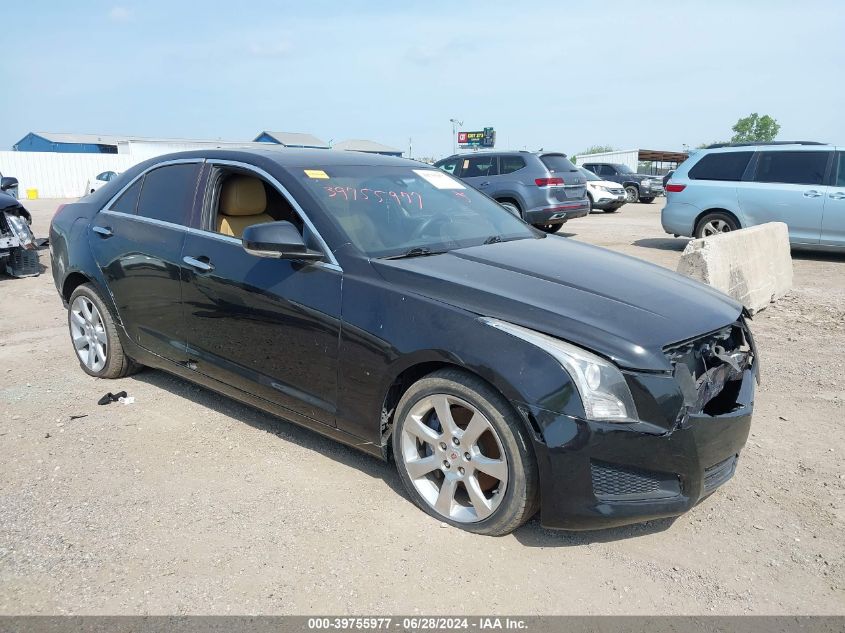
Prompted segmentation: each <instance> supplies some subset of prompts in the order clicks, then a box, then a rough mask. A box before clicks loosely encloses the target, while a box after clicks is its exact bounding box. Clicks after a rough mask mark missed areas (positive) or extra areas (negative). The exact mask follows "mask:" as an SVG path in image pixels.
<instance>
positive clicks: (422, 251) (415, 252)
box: [379, 246, 446, 259]
mask: <svg viewBox="0 0 845 633" xmlns="http://www.w3.org/2000/svg"><path fill="white" fill-rule="evenodd" d="M445 252H446V251H434V250H431V249H430V248H429V247H428V246H414V248H411V249H409V250H407V251H405V252H404V253H399V254H398V255H388V256H387V257H380V258H379V259H405V258H407V257H425V256H426V255H440V254H442V253H445Z"/></svg>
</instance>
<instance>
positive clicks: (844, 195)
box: [830, 191, 845, 200]
mask: <svg viewBox="0 0 845 633" xmlns="http://www.w3.org/2000/svg"><path fill="white" fill-rule="evenodd" d="M830 197H831V198H833V199H834V200H845V191H837V192H836V193H832V194H830Z"/></svg>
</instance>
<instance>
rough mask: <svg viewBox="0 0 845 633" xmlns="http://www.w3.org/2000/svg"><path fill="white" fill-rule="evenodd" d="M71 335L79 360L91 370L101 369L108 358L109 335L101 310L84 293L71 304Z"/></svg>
mask: <svg viewBox="0 0 845 633" xmlns="http://www.w3.org/2000/svg"><path fill="white" fill-rule="evenodd" d="M70 336H71V339H72V340H73V347H74V349H76V355H77V356H79V360H80V361H82V363H83V364H84V365H85V366H86V367H87V368H88V369H90V370H91V371H94V372H98V371H101V370H102V369H103V367H105V365H106V361H107V360H108V336H106V328H105V325H104V324H103V317H102V315H100V311H99V310H98V309H97V306H95V305H94V303H93V302H92V301H91V299H89V298H88V297H86V296H84V295H80V296H78V297H77V298H76V299H74V301H73V303H72V304H71V306H70Z"/></svg>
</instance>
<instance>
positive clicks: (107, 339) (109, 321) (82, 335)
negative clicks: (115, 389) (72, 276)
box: [67, 284, 138, 378]
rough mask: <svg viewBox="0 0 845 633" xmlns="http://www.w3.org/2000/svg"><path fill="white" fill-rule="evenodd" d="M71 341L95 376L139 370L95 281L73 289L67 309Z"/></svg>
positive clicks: (88, 371)
mask: <svg viewBox="0 0 845 633" xmlns="http://www.w3.org/2000/svg"><path fill="white" fill-rule="evenodd" d="M67 321H68V329H69V330H70V340H71V343H72V344H73V347H74V351H75V352H76V356H77V358H78V360H79V365H80V367H82V371H84V372H85V373H86V374H88V375H89V376H94V377H95V378H123V377H124V376H128V375H129V374H131V373H133V372H135V371H137V370H138V365H136V364H135V363H134V362H133V361H132V359H130V358H129V357H128V356H127V355H126V353H125V352H124V351H123V345H121V343H120V338H119V336H118V334H117V326H116V325H115V322H114V319H113V318H112V315H111V312H109V309H108V307H107V306H106V304H105V302H104V301H103V300H102V298H100V295H99V293H98V292H97V290H96V289H95V288H94V286H92V285H91V284H82V285H80V286H78V287H77V288H76V290H74V291H73V294H71V296H70V301H68V311H67Z"/></svg>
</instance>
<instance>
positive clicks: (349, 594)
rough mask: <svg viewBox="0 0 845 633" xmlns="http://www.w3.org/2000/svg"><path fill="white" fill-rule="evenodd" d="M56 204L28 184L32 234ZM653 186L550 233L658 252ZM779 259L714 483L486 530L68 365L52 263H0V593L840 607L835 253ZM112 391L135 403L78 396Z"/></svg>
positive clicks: (96, 602)
mask: <svg viewBox="0 0 845 633" xmlns="http://www.w3.org/2000/svg"><path fill="white" fill-rule="evenodd" d="M58 202H59V201H55V200H42V201H35V202H32V203H28V204H27V206H28V207H29V208H30V209H31V210H32V211H33V213H34V216H35V229H36V233H37V235H38V236H46V234H47V225H48V222H49V219H50V217H51V216H52V213H53V211H54V210H55V207H56V206H57V204H58ZM660 205H661V203H660V201H659V200H658V201H657V202H655V203H654V204H651V205H644V204H635V205H627V206H625V207H624V208H623V209H622V210H621V212H619V213H617V214H594V215H591V216H589V217H586V218H582V219H578V220H574V221H572V222H570V223H569V224H567V225H566V227H565V234H566V235H569V236H571V237H572V238H573V239H578V240H584V241H587V242H591V243H594V244H600V245H602V246H607V247H609V248H612V249H614V250H618V251H622V252H625V253H628V254H631V255H635V256H637V257H641V258H644V259H648V260H650V261H653V262H656V263H658V264H661V265H664V266H667V267H670V268H673V269H674V268H675V265H676V263H677V260H678V257H679V255H680V252H681V250H682V249H683V246H684V245H685V243H686V240H684V239H673V238H671V237H669V236H666V235H665V234H664V233H663V231H662V229H661V228H660V213H659V211H660ZM41 262H42V264H44V266H47V267H49V264H50V262H49V253H48V252H47V251H46V250H44V251H42V252H41ZM794 263H795V290H794V291H793V292H792V293H791V295H789V296H788V297H786V298H785V299H783V300H782V301H780V302H779V303H778V304H777V305H775V306H772V307H770V308H768V309H767V310H764V311H763V312H762V313H760V314H759V315H758V316H757V317H756V318H755V320H754V331H755V333H756V336H757V338H758V343H759V347H760V352H761V356H762V363H763V364H762V368H763V386H762V388H761V389H760V391H759V392H758V398H757V410H756V416H755V419H754V423H753V426H752V435H751V437H750V438H749V443H748V445H747V447H746V449H745V451H744V452H743V454H742V458H741V459H740V462H739V467H738V470H737V474H736V476H735V478H734V479H733V480H732V481H731V482H729V483H728V484H727V485H725V486H724V487H723V488H722V489H721V490H720V491H719V492H718V493H717V494H715V495H714V496H712V497H710V498H709V499H707V500H706V501H704V502H703V503H702V504H700V505H699V506H698V507H696V508H695V509H694V510H693V511H692V512H690V513H688V514H687V515H685V516H683V517H681V518H679V519H677V520H675V521H674V522H673V521H661V522H654V523H651V524H646V525H641V526H635V527H629V528H620V529H614V530H609V531H602V532H591V533H565V532H552V531H546V530H543V529H542V528H541V527H540V526H539V524H538V523H537V521H536V520H534V521H532V522H531V523H529V524H528V525H526V526H525V527H523V528H521V529H520V530H518V531H517V532H516V533H515V534H513V535H510V536H507V537H503V538H485V537H479V536H474V535H470V534H466V533H463V532H460V531H458V530H456V529H452V528H442V527H441V526H440V523H439V522H437V521H435V520H434V519H431V518H429V517H427V515H425V514H423V513H422V512H421V511H419V510H417V509H416V508H415V507H414V506H413V505H412V504H411V502H410V501H408V499H406V497H405V496H404V494H403V493H402V492H401V490H400V488H401V484H400V482H399V480H398V477H397V476H396V475H395V473H394V471H393V469H392V467H391V466H389V465H387V464H384V463H381V462H379V461H378V460H376V459H373V458H370V457H368V456H365V455H363V454H359V453H358V452H356V451H354V450H352V449H349V448H346V447H343V446H340V445H338V444H335V443H333V442H331V441H329V440H325V439H322V438H321V437H319V436H318V435H316V434H314V433H312V432H310V431H306V430H303V429H300V428H298V427H296V426H293V425H291V424H288V423H286V422H283V421H280V420H277V419H275V418H272V417H271V416H269V415H266V414H264V413H261V412H258V411H256V410H253V409H251V408H249V407H246V406H242V405H240V404H238V403H236V402H234V401H232V400H229V399H227V398H225V397H222V396H219V395H216V394H214V393H211V392H209V391H207V390H205V389H202V388H199V387H195V386H193V385H192V384H190V383H188V382H185V381H183V380H181V379H178V378H174V377H172V376H169V375H167V374H164V373H162V372H159V371H151V370H147V371H144V372H142V373H140V374H138V375H136V376H133V377H131V378H126V379H123V380H119V381H110V382H106V381H99V380H96V379H93V378H90V377H88V376H86V375H85V374H84V373H83V372H82V371H81V370H80V369H79V367H78V364H77V361H76V358H75V355H74V353H73V351H72V348H71V345H70V341H69V339H68V334H67V331H66V325H65V318H66V317H65V311H64V309H63V308H62V305H61V302H60V300H59V297H58V295H57V294H56V291H55V289H54V287H53V283H52V278H51V275H50V274H49V270H47V271H45V274H42V275H41V276H40V277H37V278H30V279H23V280H15V279H10V278H8V277H0V317H2V318H0V614H35V613H38V614H68V613H74V614H167V613H180V614H182V613H198V614H199V613H202V614H226V613H248V614H254V613H275V614H282V613H298V614H308V613H324V612H332V613H350V614H351V613H362V614H363V613H374V614H378V613H385V612H387V613H405V614H414V613H427V614H432V613H434V614H450V613H470V614H484V613H503V614H507V613H519V614H574V613H578V614H604V613H608V614H611V613H612V614H622V613H626V614H628V613H630V614H647V613H666V614H668V613H672V614H674V613H679V614H709V613H719V614H750V613H754V614H790V613H795V614H798V613H800V614H842V613H845V547H843V542H845V538H843V534H845V530H843V527H844V526H845V505H843V504H844V503H845V499H844V498H843V497H845V494H844V493H845V468H843V462H844V461H845V460H844V459H843V455H845V439H843V436H845V432H843V421H845V378H843V373H844V372H845V354H843V350H845V257H843V256H840V255H808V254H797V253H796V254H795V255H794ZM586 264H587V265H588V264H589V263H588V262H587V263H586ZM121 389H125V390H126V391H127V392H128V393H129V394H130V395H131V396H134V397H135V403H134V404H132V405H121V404H118V403H115V404H112V405H110V406H107V407H102V406H97V404H96V402H97V400H98V399H99V398H100V396H102V395H103V394H104V393H105V392H107V391H112V392H115V391H118V390H121ZM73 416H85V417H79V418H76V419H73Z"/></svg>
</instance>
